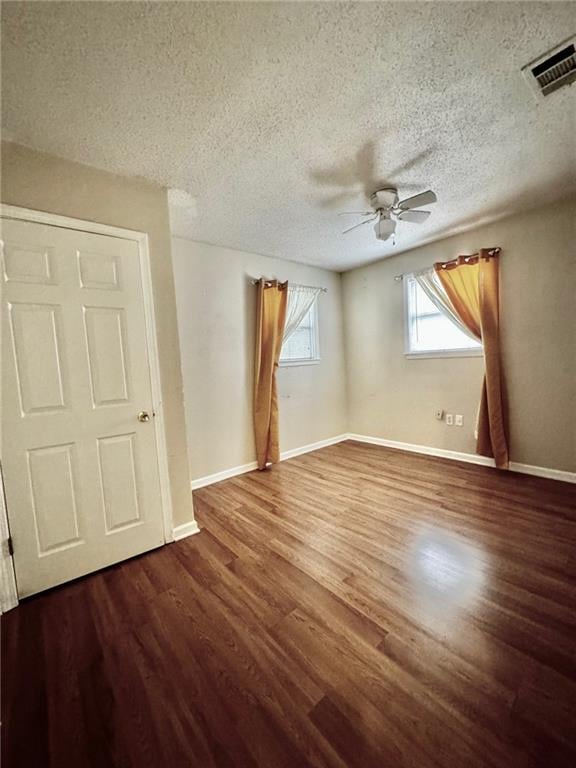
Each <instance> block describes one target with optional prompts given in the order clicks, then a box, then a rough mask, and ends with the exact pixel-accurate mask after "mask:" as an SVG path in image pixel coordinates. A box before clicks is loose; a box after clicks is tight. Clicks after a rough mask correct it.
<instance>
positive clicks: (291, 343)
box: [280, 304, 317, 362]
mask: <svg viewBox="0 0 576 768" xmlns="http://www.w3.org/2000/svg"><path fill="white" fill-rule="evenodd" d="M315 341H316V307H315V305H314V304H313V305H312V306H311V307H310V309H309V310H308V312H307V313H306V314H305V315H304V317H303V318H302V322H301V323H300V325H299V326H298V328H296V330H295V331H294V333H293V334H292V335H291V336H290V338H289V339H288V341H286V342H284V344H283V345H282V352H281V354H280V361H281V362H282V361H287V360H315V359H316V357H317V352H316V348H315V347H316V344H315Z"/></svg>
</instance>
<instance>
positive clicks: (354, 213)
mask: <svg viewBox="0 0 576 768" xmlns="http://www.w3.org/2000/svg"><path fill="white" fill-rule="evenodd" d="M338 216H374V211H340V213H339V214H338Z"/></svg>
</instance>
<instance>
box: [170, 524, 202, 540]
mask: <svg viewBox="0 0 576 768" xmlns="http://www.w3.org/2000/svg"><path fill="white" fill-rule="evenodd" d="M195 533H200V528H199V527H198V523H197V522H196V520H191V521H190V522H189V523H184V524H183V525H177V526H176V527H175V528H173V529H172V537H173V541H180V539H185V538H186V537H187V536H194V534H195Z"/></svg>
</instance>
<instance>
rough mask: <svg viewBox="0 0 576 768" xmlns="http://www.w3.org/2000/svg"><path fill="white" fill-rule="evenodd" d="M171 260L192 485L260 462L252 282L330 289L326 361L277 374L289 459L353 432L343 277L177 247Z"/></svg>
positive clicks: (178, 242)
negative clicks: (254, 419) (298, 450)
mask: <svg viewBox="0 0 576 768" xmlns="http://www.w3.org/2000/svg"><path fill="white" fill-rule="evenodd" d="M172 257H173V263H174V278H175V285H176V304H177V311H178V328H179V334H180V350H181V359H182V373H183V380H184V402H185V409H186V423H187V434H188V453H189V457H190V473H191V476H192V479H197V478H200V477H205V476H206V475H210V474H213V473H216V472H220V471H223V470H226V469H230V468H232V467H236V466H239V465H242V464H247V463H249V462H252V461H254V460H255V450H254V438H253V429H252V396H253V369H254V349H253V347H254V330H255V314H256V287H255V286H253V285H251V283H250V280H252V279H254V278H260V277H263V276H264V277H268V278H278V279H280V280H289V281H291V282H295V283H300V284H304V285H315V286H323V287H326V288H327V289H328V292H327V293H325V294H321V295H320V297H319V299H318V301H319V328H320V355H321V361H320V362H319V363H318V364H317V365H303V366H293V367H281V368H280V369H279V372H278V388H279V395H280V449H281V451H286V450H291V449H293V448H300V447H302V446H304V445H308V444H310V443H315V442H317V441H320V440H324V439H327V438H331V437H335V436H337V435H340V434H342V433H343V432H345V431H346V424H347V417H346V391H345V378H344V377H345V366H344V346H343V322H342V300H341V279H340V275H339V274H337V273H335V272H328V271H326V270H322V269H317V268H315V267H307V266H304V265H302V264H296V263H294V262H289V261H283V260H281V259H272V258H269V257H266V256H259V255H257V254H253V253H245V252H242V251H235V250H230V249H226V248H221V247H219V246H214V245H207V244H205V243H196V242H192V241H189V240H183V239H179V238H174V239H173V241H172Z"/></svg>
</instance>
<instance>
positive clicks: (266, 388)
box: [254, 279, 288, 469]
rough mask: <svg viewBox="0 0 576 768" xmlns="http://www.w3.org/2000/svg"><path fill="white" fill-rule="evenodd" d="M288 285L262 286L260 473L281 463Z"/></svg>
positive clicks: (257, 394) (257, 397) (257, 402)
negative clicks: (279, 383)
mask: <svg viewBox="0 0 576 768" xmlns="http://www.w3.org/2000/svg"><path fill="white" fill-rule="evenodd" d="M287 298H288V283H287V282H286V283H279V282H278V281H277V280H264V279H262V280H260V281H259V282H258V310H257V316H256V355H255V357H256V361H255V362H256V369H255V378H254V435H255V438H256V459H257V461H258V469H266V464H267V463H274V462H277V461H279V459H280V443H279V434H278V395H277V393H276V369H277V368H278V361H279V360H280V350H281V349H282V336H283V335H284V325H285V322H286V304H287Z"/></svg>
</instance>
